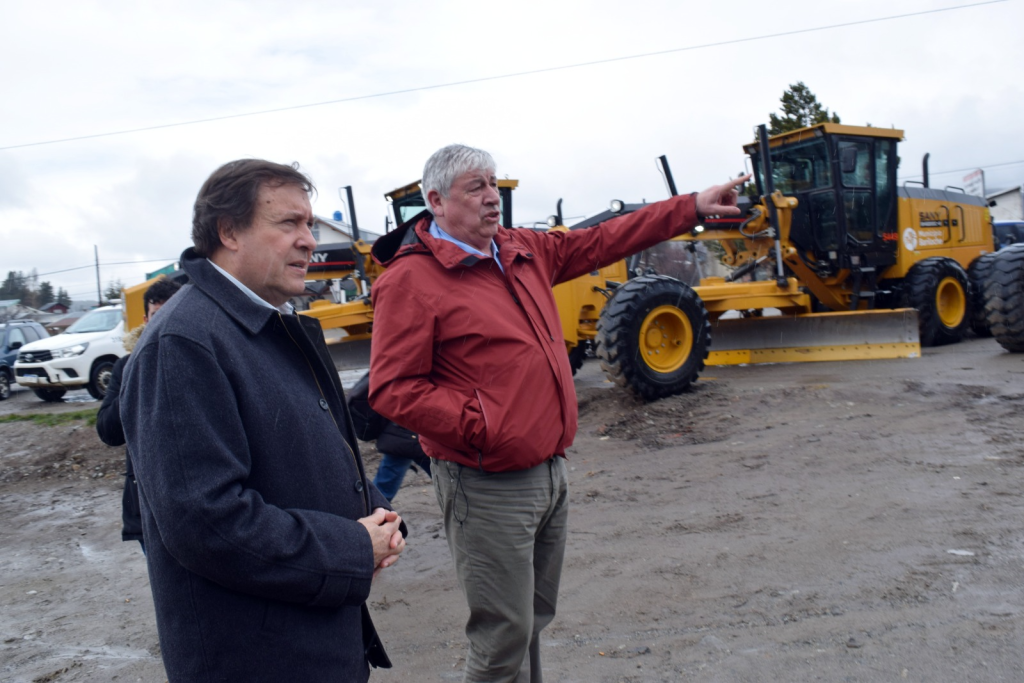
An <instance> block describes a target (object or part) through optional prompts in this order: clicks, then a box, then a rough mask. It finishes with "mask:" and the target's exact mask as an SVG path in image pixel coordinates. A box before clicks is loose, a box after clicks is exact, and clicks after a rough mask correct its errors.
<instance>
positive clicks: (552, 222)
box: [548, 216, 558, 228]
mask: <svg viewBox="0 0 1024 683" xmlns="http://www.w3.org/2000/svg"><path fill="white" fill-rule="evenodd" d="M557 225H558V216H548V227H549V228H554V227H556V226H557Z"/></svg>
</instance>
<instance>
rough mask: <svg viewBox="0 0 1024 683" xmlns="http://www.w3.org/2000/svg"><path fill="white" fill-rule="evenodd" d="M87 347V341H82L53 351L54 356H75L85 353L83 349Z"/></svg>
mask: <svg viewBox="0 0 1024 683" xmlns="http://www.w3.org/2000/svg"><path fill="white" fill-rule="evenodd" d="M87 348H89V342H83V343H81V344H75V345H74V346H68V347H67V348H63V349H57V350H56V351H54V352H53V357H54V358H74V357H75V356H81V355H82V354H83V353H85V350H86V349H87Z"/></svg>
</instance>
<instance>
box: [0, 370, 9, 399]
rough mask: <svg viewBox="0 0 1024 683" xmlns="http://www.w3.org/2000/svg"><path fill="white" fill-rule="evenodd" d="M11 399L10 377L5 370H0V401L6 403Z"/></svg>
mask: <svg viewBox="0 0 1024 683" xmlns="http://www.w3.org/2000/svg"><path fill="white" fill-rule="evenodd" d="M10 397H11V376H10V375H9V374H7V370H0V401H6V400H7V399H9V398H10Z"/></svg>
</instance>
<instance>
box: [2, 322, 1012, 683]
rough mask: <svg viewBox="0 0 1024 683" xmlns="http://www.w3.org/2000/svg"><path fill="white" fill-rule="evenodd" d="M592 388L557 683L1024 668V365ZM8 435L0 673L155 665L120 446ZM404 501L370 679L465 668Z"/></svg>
mask: <svg viewBox="0 0 1024 683" xmlns="http://www.w3.org/2000/svg"><path fill="white" fill-rule="evenodd" d="M577 391H578V394H579V399H580V414H581V419H580V431H579V436H578V437H577V439H576V444H575V445H574V446H573V448H572V449H571V451H570V453H569V469H570V472H569V476H570V490H571V500H572V508H571V512H570V528H571V532H570V537H569V541H568V547H567V557H566V563H565V570H564V573H563V577H562V588H561V600H560V604H559V614H558V616H557V617H556V619H555V621H554V623H553V624H552V625H551V626H550V627H549V628H548V629H547V630H546V631H545V633H544V641H543V656H544V657H545V674H546V678H547V680H550V681H564V682H585V683H599V682H605V681H608V682H612V681H615V682H641V681H643V682H646V681H651V682H653V681H691V680H692V681H793V682H801V681H865V682H874V681H928V682H934V681H1022V680H1024V664H1022V658H1021V649H1022V645H1024V642H1022V640H1024V638H1022V636H1024V621H1022V605H1024V580H1022V577H1024V530H1022V529H1021V526H1022V525H1021V520H1022V514H1021V513H1022V507H1024V505H1022V497H1021V490H1022V484H1024V466H1022V465H1024V448H1022V446H1021V444H1020V443H1019V440H1018V428H1019V425H1020V422H1021V418H1022V416H1024V355H1011V354H1008V353H1005V352H1003V351H1002V349H1001V348H1000V347H999V346H998V345H997V344H996V343H995V342H993V341H992V340H970V341H968V342H965V343H962V344H959V345H956V346H952V347H945V348H940V349H929V350H926V351H925V354H924V357H923V358H921V359H916V360H904V361H872V362H858V363H808V364H803V365H774V366H758V367H733V368H709V369H708V370H707V371H706V372H705V375H704V377H703V379H702V381H701V382H700V383H699V384H698V385H697V386H696V387H695V389H694V390H693V391H691V392H690V393H687V394H685V395H683V396H679V397H676V398H672V399H667V400H664V401H660V402H657V403H654V404H650V405H643V404H639V403H636V402H634V401H633V400H631V399H629V398H628V397H626V396H625V395H624V394H623V393H622V392H621V390H619V389H617V388H614V387H612V386H611V385H610V384H608V383H607V382H605V381H604V380H603V377H602V376H601V374H600V371H599V369H598V367H597V363H596V362H595V361H589V362H588V363H587V364H586V365H585V366H584V369H583V370H582V371H581V373H580V376H579V377H578V379H577ZM88 405H90V404H88V403H85V404H77V405H75V404H72V405H69V406H58V407H47V406H44V405H42V404H40V403H39V402H38V401H36V400H35V399H34V397H32V396H31V395H30V394H27V395H26V394H24V393H21V394H18V395H16V396H15V397H14V398H13V399H12V400H10V401H8V402H5V404H0V412H27V411H33V412H34V411H38V410H40V409H43V410H65V409H70V408H76V409H81V408H84V407H87V406H88ZM92 405H95V404H92ZM0 444H2V446H0V452H2V456H0V548H2V554H0V605H2V610H0V679H2V680H5V681H17V682H25V683H28V682H42V681H59V682H60V683H71V682H77V681H111V680H117V681H163V680H164V673H163V668H162V666H161V662H160V657H159V654H160V652H159V645H158V641H157V636H156V628H155V624H154V618H153V607H152V600H151V597H150V593H149V585H148V581H147V575H146V568H145V563H144V560H143V557H142V554H141V553H140V552H139V548H138V545H137V544H130V543H121V541H120V535H119V529H120V487H121V478H120V476H119V475H120V472H121V451H120V449H107V448H105V447H104V446H102V445H101V444H100V442H99V440H98V439H97V438H96V436H95V434H94V433H93V431H92V429H90V428H88V427H85V426H84V425H82V423H78V425H71V426H68V425H64V426H59V427H42V426H36V425H32V424H31V423H12V424H0ZM366 460H367V463H368V468H369V470H370V471H371V472H372V471H374V469H375V467H376V461H377V458H376V456H375V454H374V453H373V452H372V450H369V449H368V453H367V456H366ZM395 504H396V507H397V508H398V509H399V511H400V512H401V513H402V514H403V516H404V517H405V518H406V520H407V521H408V522H409V524H410V528H411V532H412V533H411V535H410V538H409V545H408V549H407V551H406V553H405V554H404V555H403V557H402V560H401V561H400V562H399V563H398V564H397V565H396V566H395V567H394V568H393V569H389V570H387V571H385V572H384V573H383V574H382V575H381V577H380V578H379V579H378V580H377V582H376V583H375V586H374V589H373V593H372V595H371V598H370V603H371V608H372V610H373V612H374V615H375V620H376V622H377V625H378V629H379V630H380V632H381V634H382V636H383V638H384V641H385V643H386V645H387V648H388V651H389V653H390V655H391V659H392V660H393V661H394V664H395V668H394V669H392V670H390V671H380V670H378V671H375V672H374V673H373V674H372V676H371V680H372V681H378V682H389V681H402V682H407V681H446V680H460V679H461V676H462V674H461V669H462V666H463V664H464V661H465V660H464V657H465V654H466V641H465V637H464V634H463V621H464V619H465V616H466V608H465V606H464V602H463V598H462V596H461V594H460V593H459V590H458V587H457V585H456V582H455V578H454V574H453V571H452V568H451V562H450V559H449V556H448V549H447V545H446V543H445V540H444V536H443V531H442V530H441V525H440V519H439V514H438V510H437V503H436V500H435V498H434V494H433V490H432V489H431V487H430V484H429V480H428V479H427V478H426V477H425V476H424V475H422V474H411V475H410V476H409V477H407V479H406V486H405V487H404V488H403V489H402V490H401V491H400V492H399V494H398V496H397V497H396V499H395Z"/></svg>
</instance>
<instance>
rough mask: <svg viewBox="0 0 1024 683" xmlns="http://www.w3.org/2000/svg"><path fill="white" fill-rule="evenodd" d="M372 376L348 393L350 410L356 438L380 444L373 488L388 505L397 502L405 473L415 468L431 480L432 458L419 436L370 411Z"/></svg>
mask: <svg viewBox="0 0 1024 683" xmlns="http://www.w3.org/2000/svg"><path fill="white" fill-rule="evenodd" d="M369 393H370V373H369V372H367V373H366V374H364V375H363V376H362V377H360V378H359V381H358V382H356V383H355V385H354V386H353V387H352V388H351V389H350V390H349V391H348V409H349V412H351V413H352V424H353V425H354V426H355V430H356V436H357V437H358V438H359V439H360V440H362V441H373V440H376V441H377V450H378V451H379V452H380V455H381V458H380V464H379V465H378V466H377V474H376V475H374V477H373V485H374V486H376V487H377V489H378V490H379V491H380V492H381V493H383V494H384V497H385V498H387V499H388V502H390V501H392V500H394V498H395V494H397V493H398V489H400V488H402V481H404V480H405V473H406V472H408V471H409V468H410V467H412V466H413V465H416V466H418V467H419V468H420V469H421V470H423V471H424V472H426V473H427V476H428V477H429V476H430V458H429V457H427V454H426V453H424V452H423V448H421V447H420V439H419V437H418V436H416V434H415V433H413V432H412V431H410V430H408V429H406V428H405V427H402V426H401V425H397V424H395V423H394V422H392V421H391V420H389V419H387V418H385V417H383V416H382V415H381V414H380V413H378V412H377V411H375V410H374V409H373V408H371V407H370V402H369V400H368V396H369Z"/></svg>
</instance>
